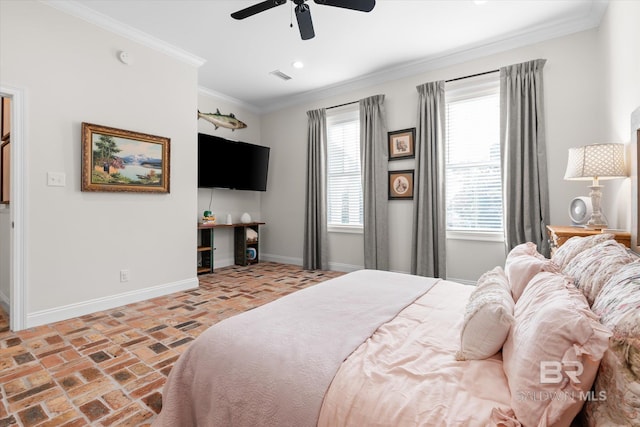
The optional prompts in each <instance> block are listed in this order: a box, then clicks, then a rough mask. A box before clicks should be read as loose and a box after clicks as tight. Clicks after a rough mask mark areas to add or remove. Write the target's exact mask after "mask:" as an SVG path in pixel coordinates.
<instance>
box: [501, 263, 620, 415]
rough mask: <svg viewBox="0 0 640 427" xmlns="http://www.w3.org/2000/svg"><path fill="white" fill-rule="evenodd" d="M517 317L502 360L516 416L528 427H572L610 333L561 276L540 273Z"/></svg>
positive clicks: (521, 301)
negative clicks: (569, 426) (570, 426)
mask: <svg viewBox="0 0 640 427" xmlns="http://www.w3.org/2000/svg"><path fill="white" fill-rule="evenodd" d="M514 317H515V323H514V325H513V326H512V328H511V330H510V331H509V335H508V337H507V340H506V341H505V343H504V346H503V348H502V359H503V368H504V372H505V374H506V376H507V379H508V381H509V388H510V389H511V408H512V409H513V412H514V413H515V417H516V418H517V420H518V421H519V422H520V423H521V424H522V425H523V426H547V425H549V426H551V425H554V426H560V425H562V426H568V425H569V424H570V423H571V420H572V419H573V418H574V417H575V416H576V414H577V413H578V412H579V411H580V409H581V408H582V406H583V403H584V396H585V395H587V394H588V391H589V390H590V389H591V385H592V384H593V380H594V377H595V375H596V372H597V369H598V364H599V361H600V359H601V358H602V355H603V354H604V352H605V351H606V350H607V346H608V342H609V336H610V335H611V333H610V332H609V331H608V330H607V328H605V327H604V326H603V325H601V324H600V323H599V322H598V320H597V317H596V315H595V314H594V313H593V312H592V311H591V310H589V306H588V304H587V301H586V299H585V297H584V295H583V294H582V293H581V292H580V291H579V290H577V289H576V288H575V286H573V284H572V283H571V280H570V279H569V278H567V277H565V276H563V275H561V274H554V273H539V274H537V275H536V276H535V277H534V278H533V279H532V280H531V283H529V285H528V286H527V287H526V289H525V290H524V292H523V293H522V296H521V297H520V299H519V300H518V302H517V303H516V305H515V310H514ZM504 418H509V417H507V416H505V417H504ZM505 422H506V420H505Z"/></svg>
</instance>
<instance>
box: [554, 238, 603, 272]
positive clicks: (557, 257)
mask: <svg viewBox="0 0 640 427" xmlns="http://www.w3.org/2000/svg"><path fill="white" fill-rule="evenodd" d="M613 238H614V235H613V234H594V235H593V236H586V237H579V236H575V237H572V238H570V239H569V240H567V241H566V242H564V244H563V245H562V246H560V247H559V248H558V249H556V251H555V252H554V254H553V255H552V256H551V261H553V262H554V263H555V264H556V265H557V266H558V267H560V268H561V269H562V268H564V267H566V266H567V264H568V263H569V261H571V260H572V259H573V258H575V256H576V255H578V254H579V253H580V252H582V251H585V250H587V249H589V248H592V247H594V246H595V245H597V244H598V243H602V242H604V241H605V240H613Z"/></svg>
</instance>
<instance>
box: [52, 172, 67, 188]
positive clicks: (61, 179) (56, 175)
mask: <svg viewBox="0 0 640 427" xmlns="http://www.w3.org/2000/svg"><path fill="white" fill-rule="evenodd" d="M66 184H67V175H66V174H65V173H64V172H47V185H48V186H49V187H64V186H65V185H66Z"/></svg>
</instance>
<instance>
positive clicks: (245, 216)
mask: <svg viewBox="0 0 640 427" xmlns="http://www.w3.org/2000/svg"><path fill="white" fill-rule="evenodd" d="M240 221H241V222H242V223H243V224H248V223H250V222H251V215H249V214H248V213H247V212H245V213H243V214H242V216H241V217H240Z"/></svg>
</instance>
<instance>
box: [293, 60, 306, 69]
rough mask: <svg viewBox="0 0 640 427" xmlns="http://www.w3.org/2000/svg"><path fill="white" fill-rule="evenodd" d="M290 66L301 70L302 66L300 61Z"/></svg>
mask: <svg viewBox="0 0 640 427" xmlns="http://www.w3.org/2000/svg"><path fill="white" fill-rule="evenodd" d="M291 65H292V66H293V68H303V67H304V64H303V63H302V61H293V62H292V63H291Z"/></svg>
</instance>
